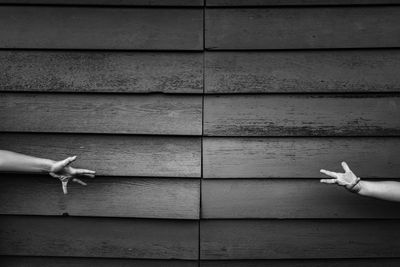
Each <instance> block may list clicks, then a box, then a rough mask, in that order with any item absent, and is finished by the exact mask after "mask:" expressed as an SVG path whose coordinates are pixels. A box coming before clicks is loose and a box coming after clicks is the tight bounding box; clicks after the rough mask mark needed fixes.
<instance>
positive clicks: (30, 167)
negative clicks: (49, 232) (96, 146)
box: [0, 150, 95, 194]
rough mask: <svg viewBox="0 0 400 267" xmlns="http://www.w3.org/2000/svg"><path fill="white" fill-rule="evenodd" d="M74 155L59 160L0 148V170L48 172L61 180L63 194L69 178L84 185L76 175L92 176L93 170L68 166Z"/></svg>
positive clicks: (65, 191) (65, 192) (73, 159)
mask: <svg viewBox="0 0 400 267" xmlns="http://www.w3.org/2000/svg"><path fill="white" fill-rule="evenodd" d="M75 159H76V156H74V157H69V158H66V159H64V160H61V161H54V160H50V159H44V158H36V157H32V156H27V155H24V154H20V153H15V152H11V151H6V150H0V172H25V173H48V174H50V175H51V176H52V177H54V178H57V179H59V180H60V181H61V185H62V189H63V192H64V194H67V192H68V191H67V185H68V182H69V180H70V179H72V181H73V182H76V183H79V184H81V185H86V183H84V182H82V181H81V180H80V179H78V178H76V177H78V176H86V177H91V178H93V177H94V175H95V172H94V171H91V170H86V169H76V168H73V167H71V166H70V164H71V163H72V162H73V161H75Z"/></svg>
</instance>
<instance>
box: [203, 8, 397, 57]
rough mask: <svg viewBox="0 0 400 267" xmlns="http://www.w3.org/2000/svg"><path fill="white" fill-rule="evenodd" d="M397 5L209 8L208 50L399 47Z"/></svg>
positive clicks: (207, 15)
mask: <svg viewBox="0 0 400 267" xmlns="http://www.w3.org/2000/svg"><path fill="white" fill-rule="evenodd" d="M399 17H400V7H397V6H388V7H385V6H370V7H365V6H363V7H335V8H332V7H311V8H310V7H309V8H307V7H305V8H302V9H301V10H299V9H298V8H290V7H288V8H270V9H268V8H257V9H254V8H242V9H208V10H207V11H206V18H205V23H206V37H205V38H206V44H205V45H206V48H207V49H316V48H360V47H363V48H370V47H399V45H400V23H399Z"/></svg>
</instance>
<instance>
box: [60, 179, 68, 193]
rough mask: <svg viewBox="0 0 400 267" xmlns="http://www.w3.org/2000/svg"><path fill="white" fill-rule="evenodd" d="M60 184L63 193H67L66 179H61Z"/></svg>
mask: <svg viewBox="0 0 400 267" xmlns="http://www.w3.org/2000/svg"><path fill="white" fill-rule="evenodd" d="M61 185H62V190H63V192H64V195H66V194H68V189H67V185H68V181H61Z"/></svg>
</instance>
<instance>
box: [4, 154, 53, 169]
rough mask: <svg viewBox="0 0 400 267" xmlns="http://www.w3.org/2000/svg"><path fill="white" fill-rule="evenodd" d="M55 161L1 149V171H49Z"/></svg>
mask: <svg viewBox="0 0 400 267" xmlns="http://www.w3.org/2000/svg"><path fill="white" fill-rule="evenodd" d="M53 163H54V161H52V160H49V159H43V158H36V157H32V156H27V155H23V154H19V153H15V152H11V151H6V150H0V171H2V172H27V173H49V171H50V168H51V166H52V164H53Z"/></svg>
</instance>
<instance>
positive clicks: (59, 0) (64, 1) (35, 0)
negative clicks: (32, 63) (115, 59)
mask: <svg viewBox="0 0 400 267" xmlns="http://www.w3.org/2000/svg"><path fill="white" fill-rule="evenodd" d="M203 1H204V0H0V4H28V5H48V4H51V5H99V6H103V5H112V6H203V4H204V3H203Z"/></svg>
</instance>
